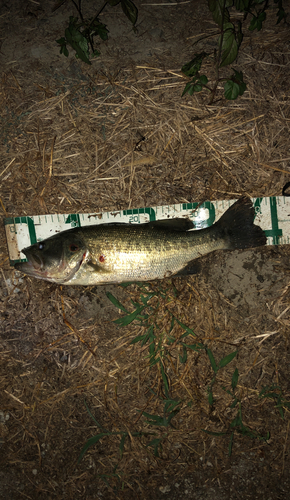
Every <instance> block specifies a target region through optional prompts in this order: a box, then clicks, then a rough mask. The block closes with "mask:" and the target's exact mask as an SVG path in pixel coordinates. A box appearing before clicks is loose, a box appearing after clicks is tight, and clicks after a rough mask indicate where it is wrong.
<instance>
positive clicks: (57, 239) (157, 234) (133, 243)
mask: <svg viewBox="0 0 290 500" xmlns="http://www.w3.org/2000/svg"><path fill="white" fill-rule="evenodd" d="M254 214H255V212H254V208H253V205H252V202H251V200H250V199H249V198H245V197H244V198H241V199H240V200H238V201H237V202H236V203H234V205H232V206H231V207H230V208H229V209H228V210H227V212H225V213H224V214H223V216H222V217H221V218H220V219H219V220H218V221H217V222H216V223H215V224H214V225H213V226H211V227H209V228H206V229H201V230H197V231H189V229H191V228H193V223H192V222H191V221H190V220H188V219H170V220H161V221H155V222H148V223H145V224H122V223H118V224H114V223H111V224H100V225H95V226H88V227H78V228H75V229H69V230H68V231H64V232H62V233H59V234H56V235H54V236H51V237H50V238H48V239H46V240H43V241H41V242H39V243H36V244H35V245H32V246H30V247H28V248H25V249H24V250H22V252H23V253H24V254H25V255H26V257H27V259H28V262H23V263H18V264H16V265H15V268H16V269H18V270H20V271H22V272H24V273H26V274H28V275H30V276H34V277H36V278H40V279H43V280H47V281H52V282H55V283H59V284H63V285H98V284H105V283H124V282H128V281H151V280H155V279H163V278H166V277H169V276H173V275H182V274H191V272H192V263H193V261H194V259H197V258H198V257H200V256H201V255H205V254H207V253H210V252H213V251H215V250H227V249H242V248H251V247H258V246H261V245H265V243H266V236H265V233H264V232H263V230H262V229H261V228H260V227H259V226H256V225H254V224H253V220H254Z"/></svg>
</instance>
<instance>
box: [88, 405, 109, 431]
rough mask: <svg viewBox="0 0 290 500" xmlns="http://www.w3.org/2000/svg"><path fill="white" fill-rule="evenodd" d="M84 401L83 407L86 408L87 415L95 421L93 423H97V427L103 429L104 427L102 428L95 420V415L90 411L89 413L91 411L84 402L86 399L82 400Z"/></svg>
mask: <svg viewBox="0 0 290 500" xmlns="http://www.w3.org/2000/svg"><path fill="white" fill-rule="evenodd" d="M84 402H85V407H86V409H87V412H88V414H89V415H90V417H91V418H92V419H93V421H94V422H95V424H96V425H97V426H98V427H99V428H100V429H101V430H102V431H103V430H104V429H103V427H102V426H101V424H99V423H98V422H97V421H96V419H95V417H94V416H93V415H92V413H91V411H90V409H89V407H88V405H87V403H86V400H84ZM106 432H107V431H106Z"/></svg>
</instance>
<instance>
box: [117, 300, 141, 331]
mask: <svg viewBox="0 0 290 500" xmlns="http://www.w3.org/2000/svg"><path fill="white" fill-rule="evenodd" d="M143 309H144V306H141V305H140V306H139V307H137V309H135V311H133V312H132V313H130V314H128V315H127V316H123V317H122V318H119V319H115V320H114V323H116V325H120V326H127V325H130V323H132V321H134V319H136V318H137V316H138V315H139V314H140V313H141V312H142V311H143Z"/></svg>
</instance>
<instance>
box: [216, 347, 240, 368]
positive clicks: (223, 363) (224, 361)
mask: <svg viewBox="0 0 290 500" xmlns="http://www.w3.org/2000/svg"><path fill="white" fill-rule="evenodd" d="M237 354H238V351H234V352H231V354H228V355H227V356H225V357H224V358H223V359H221V360H220V362H219V365H218V369H220V368H224V367H225V366H227V365H228V364H229V363H230V362H231V361H232V359H234V357H235V356H236V355H237Z"/></svg>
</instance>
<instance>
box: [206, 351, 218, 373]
mask: <svg viewBox="0 0 290 500" xmlns="http://www.w3.org/2000/svg"><path fill="white" fill-rule="evenodd" d="M206 353H207V355H208V357H209V360H210V364H211V366H212V369H213V371H214V372H215V373H217V372H218V367H217V364H216V362H215V359H214V357H213V353H212V352H211V350H210V349H206Z"/></svg>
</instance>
